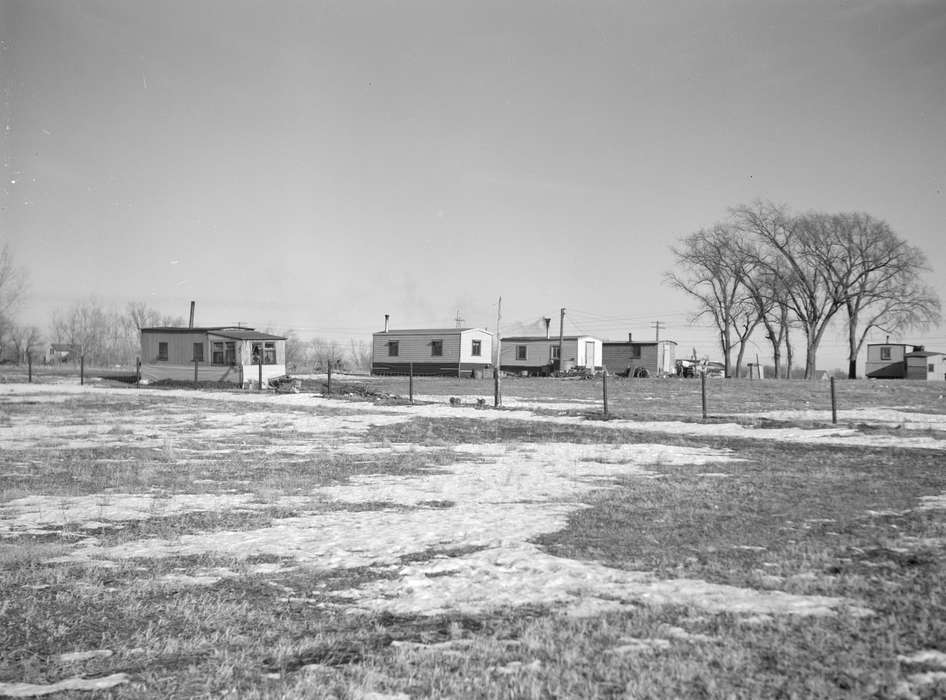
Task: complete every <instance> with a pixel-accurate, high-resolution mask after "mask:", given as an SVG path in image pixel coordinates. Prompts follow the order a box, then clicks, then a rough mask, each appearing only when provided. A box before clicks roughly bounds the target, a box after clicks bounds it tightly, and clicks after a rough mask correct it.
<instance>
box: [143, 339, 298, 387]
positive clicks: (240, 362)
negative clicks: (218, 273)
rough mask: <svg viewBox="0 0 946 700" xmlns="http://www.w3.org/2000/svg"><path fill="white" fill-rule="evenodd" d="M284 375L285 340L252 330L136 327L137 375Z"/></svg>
mask: <svg viewBox="0 0 946 700" xmlns="http://www.w3.org/2000/svg"><path fill="white" fill-rule="evenodd" d="M260 361H262V375H263V385H264V386H265V385H266V382H267V381H268V380H269V379H270V378H272V377H279V376H282V375H284V374H285V373H286V339H285V338H284V337H283V336H280V335H271V334H269V333H260V332H259V331H255V330H253V329H252V328H234V327H232V326H214V327H208V328H188V327H177V326H171V327H164V328H142V329H141V376H142V379H148V380H150V381H160V380H162V379H176V380H181V381H193V379H194V369H195V366H196V370H197V379H198V380H199V381H209V382H232V383H234V384H239V385H241V386H242V385H243V384H244V383H246V382H258V381H259V377H260Z"/></svg>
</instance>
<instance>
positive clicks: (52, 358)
mask: <svg viewBox="0 0 946 700" xmlns="http://www.w3.org/2000/svg"><path fill="white" fill-rule="evenodd" d="M81 354H82V346H81V345H77V344H73V343H50V344H49V347H48V348H47V349H46V354H45V356H44V357H43V361H44V362H45V363H46V364H57V363H65V362H78V361H79V355H81Z"/></svg>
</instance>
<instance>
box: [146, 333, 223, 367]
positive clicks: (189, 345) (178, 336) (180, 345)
mask: <svg viewBox="0 0 946 700" xmlns="http://www.w3.org/2000/svg"><path fill="white" fill-rule="evenodd" d="M158 343H167V344H168V359H167V363H168V364H172V365H173V364H184V363H188V362H191V363H192V362H193V361H194V343H202V344H203V345H204V360H205V361H207V362H209V361H210V348H209V347H208V345H207V336H206V334H204V333H200V332H198V333H142V334H141V362H142V363H147V362H157V361H158Z"/></svg>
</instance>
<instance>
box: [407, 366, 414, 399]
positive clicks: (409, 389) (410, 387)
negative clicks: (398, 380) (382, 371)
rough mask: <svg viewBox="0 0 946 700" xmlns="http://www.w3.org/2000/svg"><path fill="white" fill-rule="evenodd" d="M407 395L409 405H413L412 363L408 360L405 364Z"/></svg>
mask: <svg viewBox="0 0 946 700" xmlns="http://www.w3.org/2000/svg"><path fill="white" fill-rule="evenodd" d="M407 397H408V400H409V401H410V402H411V406H413V405H414V363H413V362H409V363H408V365H407Z"/></svg>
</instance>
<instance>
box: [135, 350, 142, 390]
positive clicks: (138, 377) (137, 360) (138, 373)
mask: <svg viewBox="0 0 946 700" xmlns="http://www.w3.org/2000/svg"><path fill="white" fill-rule="evenodd" d="M135 388H136V389H140V388H141V358H140V357H136V358H135Z"/></svg>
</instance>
